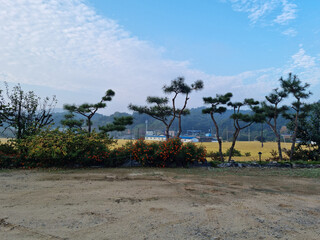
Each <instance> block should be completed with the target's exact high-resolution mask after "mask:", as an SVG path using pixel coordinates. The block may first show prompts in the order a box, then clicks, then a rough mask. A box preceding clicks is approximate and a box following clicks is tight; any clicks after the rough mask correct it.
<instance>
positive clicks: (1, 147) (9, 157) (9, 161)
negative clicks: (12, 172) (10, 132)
mask: <svg viewBox="0 0 320 240" xmlns="http://www.w3.org/2000/svg"><path fill="white" fill-rule="evenodd" d="M19 162H20V156H19V155H18V151H17V149H16V148H15V146H14V144H13V142H12V141H10V142H8V143H2V144H0V168H10V167H18V166H19V165H20V164H19Z"/></svg>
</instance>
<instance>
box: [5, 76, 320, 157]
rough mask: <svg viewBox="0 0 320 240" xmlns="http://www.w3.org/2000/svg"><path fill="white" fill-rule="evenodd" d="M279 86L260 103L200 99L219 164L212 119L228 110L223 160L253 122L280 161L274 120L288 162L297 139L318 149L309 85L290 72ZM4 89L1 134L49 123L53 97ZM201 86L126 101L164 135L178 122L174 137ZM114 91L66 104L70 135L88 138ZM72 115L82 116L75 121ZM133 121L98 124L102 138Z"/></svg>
mask: <svg viewBox="0 0 320 240" xmlns="http://www.w3.org/2000/svg"><path fill="white" fill-rule="evenodd" d="M279 85H280V86H279V87H278V88H275V89H274V90H273V91H272V92H271V93H270V94H268V95H267V96H265V101H262V102H259V101H257V100H255V99H252V98H245V99H243V101H232V97H233V94H232V93H230V92H228V93H224V94H216V95H215V96H209V97H203V103H204V104H205V105H206V106H207V107H206V108H204V109H203V110H202V113H203V114H208V115H209V116H210V118H211V120H212V125H213V126H214V128H215V130H216V131H215V132H216V135H217V139H218V142H219V154H220V160H221V161H224V157H223V154H222V144H223V143H222V140H221V137H220V135H221V134H220V126H219V124H218V122H217V116H218V115H221V114H223V113H225V112H226V111H227V108H229V109H232V111H233V113H232V115H231V116H230V119H231V120H232V122H233V126H234V132H233V134H232V145H231V148H230V151H229V156H228V160H229V161H230V160H231V157H232V155H233V150H234V148H235V144H236V141H237V139H238V137H239V134H240V132H241V131H243V130H244V129H246V128H248V127H250V126H251V125H252V124H253V123H261V124H262V123H266V124H268V125H269V126H270V129H272V131H273V133H274V135H275V137H276V140H277V144H278V154H279V159H280V160H282V159H283V157H282V148H281V138H280V132H279V126H278V119H279V116H283V117H285V118H286V119H288V120H289V124H288V128H289V129H290V130H291V131H292V146H291V150H290V160H292V158H293V155H294V151H295V144H296V140H297V138H299V139H300V140H301V141H303V142H304V143H305V144H310V142H312V143H313V144H315V145H316V146H317V148H318V151H319V145H320V141H319V135H320V134H319V133H320V129H319V118H318V116H319V112H320V107H319V103H314V104H306V103H305V102H304V100H305V99H307V98H308V97H309V96H310V95H311V92H310V91H308V88H309V86H310V85H309V84H308V83H302V82H301V80H300V79H299V78H298V77H297V76H296V75H293V74H291V73H290V74H289V75H288V77H287V78H286V79H284V78H282V77H281V78H280V79H279ZM5 86H6V88H5V90H1V89H0V124H1V126H3V128H4V129H5V130H10V131H11V132H12V133H13V134H14V135H15V137H16V138H17V139H22V138H25V137H27V136H30V135H34V134H37V133H39V131H40V130H41V129H42V128H44V127H46V126H49V125H50V124H52V122H53V119H52V113H53V109H54V108H55V106H56V103H57V99H56V97H55V96H53V97H52V98H49V97H46V98H44V99H41V98H40V97H38V96H37V95H36V94H35V93H34V92H33V91H28V92H25V91H23V90H22V88H21V86H20V85H19V84H18V85H17V86H15V87H13V89H12V90H11V91H10V89H9V87H8V85H7V84H6V85H5ZM203 88H204V83H203V81H202V80H197V81H195V82H194V83H192V84H190V85H189V84H187V83H186V82H185V78H184V77H178V78H176V79H174V80H172V81H171V83H170V85H164V86H163V88H162V90H163V92H164V94H165V95H167V96H163V97H158V96H149V97H147V100H146V102H147V105H145V106H139V105H135V104H132V103H130V104H129V106H128V108H129V109H130V110H132V111H134V112H137V113H139V114H147V115H149V116H150V117H152V118H154V119H156V120H157V121H159V122H161V123H162V124H163V125H164V126H165V136H166V139H167V140H168V139H169V137H170V136H169V131H170V128H171V127H172V124H173V122H174V121H177V122H178V133H177V137H180V135H181V133H182V119H183V117H184V116H187V115H188V114H190V110H189V109H188V108H187V104H188V102H189V100H190V96H191V93H192V92H194V91H200V90H202V89H203ZM114 96H115V92H114V91H113V90H111V89H109V90H107V91H106V93H105V94H104V96H103V97H102V98H101V100H100V101H98V102H97V103H93V104H90V103H83V104H81V105H75V104H65V105H64V109H65V110H67V111H68V113H67V114H65V116H64V119H63V120H62V121H61V124H62V125H63V126H64V127H65V128H68V129H70V130H72V131H74V132H77V131H83V130H85V131H86V132H87V134H88V135H90V134H91V132H92V118H93V116H94V115H95V114H96V113H97V111H98V110H99V109H102V108H105V107H106V106H107V102H110V101H112V98H113V97H114ZM290 96H292V97H293V99H294V101H293V102H292V103H291V105H288V106H287V105H284V104H283V100H284V99H286V98H288V97H290ZM178 97H182V98H183V103H182V105H181V106H180V107H179V106H177V99H178ZM244 107H248V108H249V109H251V112H243V111H242V109H243V108H244ZM75 114H78V115H81V116H82V117H83V118H82V119H78V118H76V117H75ZM132 123H133V117H132V116H123V117H118V118H114V120H113V122H112V123H109V124H105V125H102V126H99V131H100V132H101V134H105V135H106V136H107V135H108V132H111V131H123V130H125V129H126V127H127V126H128V125H131V124H132Z"/></svg>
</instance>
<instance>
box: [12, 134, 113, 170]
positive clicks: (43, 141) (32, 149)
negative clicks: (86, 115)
mask: <svg viewBox="0 0 320 240" xmlns="http://www.w3.org/2000/svg"><path fill="white" fill-rule="evenodd" d="M113 142H114V141H113V140H111V139H110V138H108V137H106V136H104V135H101V134H98V133H96V132H93V133H92V134H91V135H88V134H87V133H86V132H81V133H75V132H73V131H71V130H67V131H59V130H58V129H55V130H50V129H46V130H43V131H41V132H40V133H39V134H37V135H33V136H29V137H27V138H25V139H21V140H19V141H17V149H18V151H19V152H20V154H21V159H22V163H23V164H25V165H28V166H30V167H53V166H55V167H67V166H69V167H73V166H75V165H79V166H90V165H106V164H107V159H108V156H109V152H110V150H109V148H108V146H109V145H111V144H112V143H113Z"/></svg>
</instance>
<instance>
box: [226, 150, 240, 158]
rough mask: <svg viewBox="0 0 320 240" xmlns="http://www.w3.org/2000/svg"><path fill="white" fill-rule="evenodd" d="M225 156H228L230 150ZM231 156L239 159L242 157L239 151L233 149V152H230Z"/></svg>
mask: <svg viewBox="0 0 320 240" xmlns="http://www.w3.org/2000/svg"><path fill="white" fill-rule="evenodd" d="M225 155H226V156H230V148H229V149H228V150H227V151H226V153H225ZM231 156H232V157H241V156H243V155H242V153H241V152H240V151H239V150H237V149H235V148H234V149H233V151H232V155H231Z"/></svg>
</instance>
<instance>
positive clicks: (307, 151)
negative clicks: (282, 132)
mask: <svg viewBox="0 0 320 240" xmlns="http://www.w3.org/2000/svg"><path fill="white" fill-rule="evenodd" d="M284 152H285V154H286V155H287V156H288V157H289V158H290V156H291V150H288V149H284ZM301 160H302V161H320V154H319V149H318V147H317V146H314V145H313V146H312V145H309V146H305V145H302V144H298V145H296V146H295V150H294V152H293V155H292V160H291V161H294V162H296V161H301Z"/></svg>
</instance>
